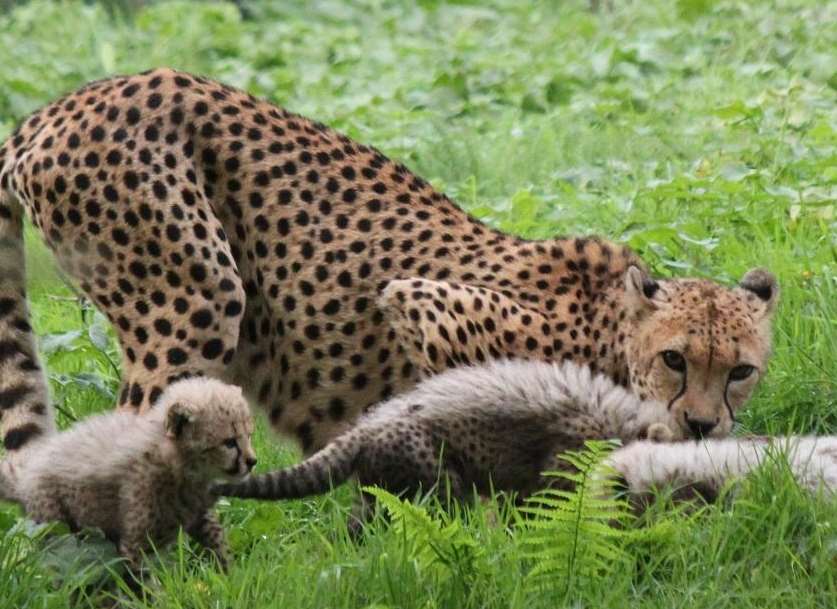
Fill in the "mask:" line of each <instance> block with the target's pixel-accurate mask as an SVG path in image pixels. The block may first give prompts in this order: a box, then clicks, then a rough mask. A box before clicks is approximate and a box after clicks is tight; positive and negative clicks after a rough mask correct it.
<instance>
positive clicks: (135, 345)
mask: <svg viewBox="0 0 837 609" xmlns="http://www.w3.org/2000/svg"><path fill="white" fill-rule="evenodd" d="M21 208H22V209H25V210H26V212H27V213H28V214H29V216H30V218H31V219H32V221H33V222H34V224H35V226H36V227H37V228H38V229H39V230H40V232H41V233H42V235H43V236H44V237H45V239H46V242H47V244H48V245H49V247H50V248H51V249H52V250H53V251H54V252H55V254H56V257H57V258H58V260H59V262H60V263H61V265H62V266H63V268H64V269H65V270H66V272H67V273H68V275H69V276H71V277H74V278H75V279H76V280H77V281H78V283H79V285H80V288H81V289H82V291H83V292H84V293H85V294H86V295H87V296H88V297H89V298H90V299H91V300H92V301H93V302H94V303H95V304H96V305H97V306H98V307H99V308H100V309H101V310H102V311H103V312H104V313H105V314H106V315H107V316H108V318H109V319H110V321H111V322H112V323H113V325H114V328H115V329H116V332H117V334H118V336H119V341H120V343H121V345H122V352H123V354H124V358H123V361H122V373H123V384H122V389H121V391H120V399H119V403H120V405H121V406H123V407H126V408H131V409H135V410H139V411H143V410H145V409H147V408H148V406H149V404H151V403H152V402H154V401H155V399H156V398H157V397H158V396H159V394H160V392H161V391H162V390H163V389H164V388H165V387H166V386H167V385H168V384H170V383H171V382H172V381H173V380H176V379H177V378H179V377H180V376H181V375H183V374H201V375H205V376H212V377H218V378H224V379H226V380H229V381H230V382H234V383H236V384H239V385H241V386H242V387H243V388H244V390H245V392H246V393H247V394H248V396H250V397H251V398H252V400H253V402H255V403H258V404H259V405H260V406H261V407H262V408H264V409H265V410H266V411H267V412H268V414H269V416H270V420H271V422H272V424H273V425H274V427H275V428H276V429H277V430H279V431H282V432H284V433H286V434H290V435H292V436H294V437H295V438H297V439H298V441H299V442H300V444H301V445H302V447H303V449H304V450H305V451H306V452H307V453H311V452H313V451H315V450H317V449H319V448H321V447H323V446H324V445H325V444H327V443H328V442H329V441H330V440H332V439H333V438H335V437H336V436H337V435H339V434H340V433H341V432H342V431H344V430H345V429H347V428H348V427H350V426H351V425H352V423H353V422H354V421H355V420H356V419H357V417H358V416H359V415H360V414H361V413H362V412H363V411H364V409H366V408H368V407H370V406H371V405H373V404H375V403H377V402H379V401H381V400H384V399H387V398H388V397H390V396H392V395H394V394H397V393H399V392H403V391H406V390H408V389H410V388H411V387H412V386H414V385H415V383H416V382H417V381H418V380H419V378H420V376H421V373H422V371H425V372H439V371H441V370H444V369H446V368H448V367H452V366H458V365H462V364H468V363H479V362H482V361H487V360H488V359H492V358H499V357H522V358H530V359H540V360H547V361H563V360H572V361H574V362H576V363H579V364H586V365H589V366H591V367H592V368H594V369H595V370H596V371H599V372H602V373H604V374H606V375H607V376H609V377H610V378H611V379H612V380H614V381H615V382H617V383H619V384H622V385H624V386H626V387H630V388H631V389H633V390H635V391H638V392H639V393H641V394H642V395H645V396H647V397H649V398H655V399H659V400H661V401H664V402H666V403H669V402H672V408H673V409H675V411H676V412H677V413H678V414H679V415H680V419H679V424H680V425H681V426H682V427H683V428H684V429H686V430H690V431H691V430H692V428H693V427H694V425H692V424H694V421H695V420H697V421H698V422H699V424H700V428H699V430H702V431H706V432H707V433H709V432H710V430H709V428H708V425H709V424H710V423H711V424H712V425H714V427H713V430H712V432H714V433H716V434H721V433H725V432H726V431H727V429H728V423H729V420H730V413H729V412H727V409H726V408H725V406H724V404H723V401H724V400H723V395H724V394H725V387H727V386H728V383H727V378H728V373H729V371H730V369H731V366H734V365H737V364H739V363H741V362H743V361H744V360H745V359H747V360H748V361H749V360H750V359H751V360H752V362H751V363H752V364H753V365H755V366H756V367H757V368H758V374H757V375H756V377H758V376H760V375H761V373H762V372H763V370H764V365H765V362H766V358H767V353H768V340H767V326H768V320H769V312H770V310H771V309H772V306H771V307H767V308H766V307H765V306H764V301H763V299H761V298H760V297H759V298H757V297H755V296H753V294H754V292H753V291H752V290H740V289H738V288H736V289H732V290H731V289H727V288H724V287H721V286H718V285H716V284H712V283H710V282H707V281H687V280H668V281H664V282H660V286H661V292H660V293H661V294H664V295H665V296H666V298H667V299H668V304H666V305H665V306H663V305H662V304H661V305H660V306H659V307H657V306H656V305H654V306H655V307H656V308H655V309H654V310H653V311H651V310H650V305H649V307H648V308H649V310H648V311H644V310H643V309H642V306H644V305H643V303H642V301H641V299H640V302H639V303H637V304H639V305H641V306H640V307H639V308H637V307H636V306H634V305H633V304H631V302H629V301H631V299H632V297H630V296H629V294H628V293H627V292H626V282H625V278H626V273H627V272H628V269H629V268H631V267H632V266H636V267H637V272H638V273H640V274H642V273H643V272H642V270H641V269H642V268H643V265H642V262H641V261H640V260H639V259H638V258H637V256H636V255H635V254H634V253H633V252H631V250H630V249H629V248H627V247H625V246H623V245H620V244H617V243H612V242H608V241H605V240H601V239H596V238H572V237H568V238H556V239H549V240H545V241H526V240H524V239H520V238H517V237H514V236H510V235H506V234H503V233H500V232H498V231H496V230H493V229H491V228H490V227H487V226H485V225H484V224H482V223H480V222H479V221H478V220H476V219H474V218H472V217H470V216H468V215H467V214H466V213H465V212H463V211H462V210H461V209H459V208H458V207H457V206H456V205H455V204H454V203H453V202H452V201H451V200H449V199H448V198H447V197H445V196H444V195H443V194H441V193H439V192H436V191H435V190H434V189H433V188H432V187H431V186H430V185H429V184H428V183H427V182H425V181H424V180H422V179H421V178H419V177H417V176H415V175H413V174H412V173H411V172H410V171H409V170H408V169H407V168H406V167H404V166H403V165H401V164H399V163H396V162H393V161H391V160H389V159H387V158H386V157H385V156H384V155H382V154H381V153H380V152H378V151H377V150H375V149H374V148H371V147H369V146H366V145H362V144H359V143H357V142H354V141H352V140H350V139H349V138H347V137H345V136H344V135H342V134H340V133H337V132H335V131H333V130H331V129H329V128H327V127H325V126H324V125H321V124H319V123H316V122H313V121H310V120H308V119H305V118H303V117H300V116H297V115H294V114H292V113H290V112H288V111H286V110H282V109H280V108H277V107H275V106H273V105H271V104H269V103H266V102H263V101H259V100H256V99H255V98H253V97H252V96H249V95H247V94H246V93H244V92H242V91H238V90H235V89H233V88H231V87H227V86H225V85H221V84H219V83H216V82H213V81H210V80H207V79H204V78H201V77H196V76H192V75H189V74H184V73H182V72H176V71H173V70H168V69H158V70H154V71H151V72H149V73H146V74H140V75H134V76H126V77H114V78H109V79H106V80H103V81H99V82H95V83H90V84H89V85H87V86H85V87H83V88H82V89H80V90H78V91H76V92H74V93H71V94H69V95H67V96H66V97H64V98H62V99H60V100H58V101H56V102H55V103H53V104H50V105H49V106H47V107H45V108H43V109H41V110H39V111H38V112H36V113H34V114H33V115H32V116H30V117H29V118H28V119H26V120H25V121H24V122H23V123H22V124H21V126H20V127H19V129H18V130H17V131H16V132H15V133H14V134H12V136H11V137H10V138H9V139H8V140H7V141H6V142H5V144H3V145H2V146H1V147H0V247H5V248H7V249H12V250H14V251H15V252H16V253H15V255H14V256H13V257H12V258H10V259H9V264H3V263H2V262H0V266H2V268H4V269H6V272H7V274H9V276H10V277H12V278H13V281H12V282H11V283H8V282H7V283H5V284H2V287H0V290H4V289H7V288H6V287H5V286H6V285H8V286H10V287H9V288H8V290H9V291H8V303H9V307H10V312H8V313H6V314H5V315H4V313H3V311H2V309H0V340H5V339H7V338H12V339H13V340H15V341H16V342H15V344H13V345H10V346H9V347H8V349H7V350H6V351H5V353H6V355H5V356H0V358H3V359H4V360H5V362H4V365H7V366H11V367H12V368H14V370H15V372H14V374H12V375H11V376H4V377H0V411H2V420H0V433H2V435H3V437H4V439H5V440H6V442H7V444H9V445H10V447H11V448H13V449H15V450H19V449H20V448H21V447H22V446H23V445H24V444H25V442H26V441H27V440H28V439H30V438H33V437H36V435H37V433H39V432H40V430H41V429H42V428H46V427H47V426H48V425H51V415H50V414H49V413H48V412H47V411H46V406H44V404H45V399H44V396H45V390H44V389H43V384H42V381H41V380H39V377H37V376H35V372H34V371H32V370H29V369H27V370H23V369H21V368H20V367H21V366H23V365H24V362H30V361H34V360H33V357H34V351H33V349H32V346H31V345H32V340H31V333H29V332H28V331H27V330H26V326H25V311H24V307H25V304H24V302H23V300H24V294H23V290H22V285H23V283H22V273H21V268H22V262H23V261H22V253H21V252H22V250H21V249H20V239H21V229H20V215H21V213H20V212H21ZM591 213H595V210H591ZM0 260H2V256H0ZM643 276H644V275H643ZM757 279H758V278H757ZM649 281H650V280H649ZM769 284H773V285H775V281H774V280H772V277H768V276H766V275H765V276H762V277H761V280H760V281H755V282H754V283H751V287H754V288H755V290H756V291H757V292H759V293H761V294H765V299H766V300H769V301H770V303H772V302H773V301H774V300H775V290H774V291H773V293H772V294H768V293H766V292H765V291H764V290H763V289H762V288H764V286H765V285H769ZM710 288H711V289H710ZM747 292H749V294H748V293H747ZM3 297H4V298H5V297H6V294H5V293H3ZM0 302H2V301H0ZM712 311H717V312H720V314H719V315H717V314H715V313H711V312H712ZM710 319H711V320H712V321H711V322H710ZM18 321H22V322H23V323H18ZM9 324H11V326H10V325H9ZM12 326H13V327H14V328H17V329H11V328H12ZM710 328H711V330H712V331H711V332H708V331H707V330H708V329H710ZM692 332H697V334H692ZM15 333H17V334H15ZM15 337H18V338H15ZM663 339H665V340H663ZM733 339H737V340H739V341H740V346H739V347H735V348H734V347H733V346H732V344H731V343H730V341H733ZM663 343H665V344H666V345H668V344H669V343H670V344H671V345H675V347H677V348H682V349H684V350H685V349H686V348H687V347H688V350H689V353H687V354H686V355H687V358H688V360H689V365H690V366H693V367H694V375H691V369H690V376H693V378H694V380H695V383H694V384H691V385H690V391H691V389H694V390H695V391H693V392H691V393H689V394H688V395H687V396H685V397H683V398H678V399H677V400H674V399H673V398H674V397H675V395H676V393H677V391H678V389H679V386H677V382H676V381H677V379H673V378H672V379H667V378H666V377H665V375H664V374H663V373H661V372H660V369H659V354H660V351H659V349H660V348H662V346H663ZM666 348H674V347H669V346H667V347H666ZM710 353H712V354H714V357H709V354H710ZM33 365H34V364H33ZM30 368H31V366H30ZM18 370H20V372H17V371H18ZM754 378H755V377H754ZM751 389H752V384H751V383H745V384H741V385H740V386H738V385H736V387H735V388H731V390H730V393H729V397H730V400H729V402H730V404H729V405H730V408H729V410H730V411H734V409H735V408H738V407H740V406H741V405H742V404H743V402H744V401H745V399H746V397H747V395H749V392H750V390H751ZM698 390H699V393H697V391H698ZM733 390H734V391H733ZM3 392H6V393H3ZM733 393H734V395H733ZM702 396H705V398H703V397H702ZM689 413H691V414H689ZM687 414H689V416H691V417H692V421H691V423H692V424H690V422H689V421H687V420H686V415H687ZM716 419H717V422H715V420H716Z"/></svg>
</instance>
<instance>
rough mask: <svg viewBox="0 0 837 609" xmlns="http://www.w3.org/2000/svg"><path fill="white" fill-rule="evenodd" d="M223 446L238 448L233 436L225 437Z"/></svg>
mask: <svg viewBox="0 0 837 609" xmlns="http://www.w3.org/2000/svg"><path fill="white" fill-rule="evenodd" d="M224 446H226V447H227V448H238V440H236V439H235V438H227V439H226V440H224Z"/></svg>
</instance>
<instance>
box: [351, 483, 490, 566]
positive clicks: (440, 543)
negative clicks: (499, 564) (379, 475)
mask: <svg viewBox="0 0 837 609" xmlns="http://www.w3.org/2000/svg"><path fill="white" fill-rule="evenodd" d="M363 491H364V492H365V493H369V494H370V495H372V496H373V497H375V499H376V500H377V502H378V504H379V505H380V506H381V507H383V508H384V509H385V510H386V512H387V513H388V514H389V516H390V519H391V521H392V525H391V527H390V528H391V530H392V532H393V534H395V535H397V536H399V537H400V538H402V540H403V542H404V544H405V550H406V551H407V553H408V555H409V556H410V558H411V559H412V560H413V561H414V562H415V563H416V565H417V566H418V568H419V569H420V570H422V571H425V572H432V573H435V574H436V575H438V576H442V577H449V576H451V575H454V576H456V577H459V578H461V579H463V580H469V579H471V577H472V576H473V575H474V574H475V573H476V572H477V570H478V561H479V560H480V559H481V558H482V556H483V550H482V547H481V546H480V544H479V543H478V542H477V540H476V539H474V537H473V536H472V534H471V533H470V532H469V531H468V530H467V529H466V528H465V526H463V523H462V521H461V520H460V519H458V518H455V517H451V516H449V515H447V513H445V512H444V511H442V512H440V513H439V515H438V516H431V515H430V514H429V513H428V511H427V510H426V509H425V508H424V507H423V506H421V505H416V504H415V503H412V502H410V501H406V500H403V499H400V498H398V497H396V496H395V495H393V494H392V493H389V492H387V491H386V490H384V489H381V488H378V487H364V488H363Z"/></svg>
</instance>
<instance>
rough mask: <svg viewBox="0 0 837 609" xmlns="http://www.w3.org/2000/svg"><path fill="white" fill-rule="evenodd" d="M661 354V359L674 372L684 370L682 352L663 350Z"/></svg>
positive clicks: (684, 362)
mask: <svg viewBox="0 0 837 609" xmlns="http://www.w3.org/2000/svg"><path fill="white" fill-rule="evenodd" d="M662 355H663V361H664V362H665V363H666V366H668V367H669V368H671V369H672V370H674V371H676V372H685V371H686V358H684V357H683V354H682V353H678V352H677V351H671V350H668V351H663V353H662Z"/></svg>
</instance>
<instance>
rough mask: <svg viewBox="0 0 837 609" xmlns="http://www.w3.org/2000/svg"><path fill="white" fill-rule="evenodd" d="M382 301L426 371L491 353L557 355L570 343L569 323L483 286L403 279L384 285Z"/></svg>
mask: <svg viewBox="0 0 837 609" xmlns="http://www.w3.org/2000/svg"><path fill="white" fill-rule="evenodd" d="M379 306H380V307H381V310H382V311H383V312H384V315H385V318H386V320H387V322H388V323H389V325H390V328H391V332H392V333H393V334H394V337H395V341H396V342H397V344H399V345H400V346H401V348H403V349H404V351H405V352H406V354H407V358H408V360H409V361H410V363H411V364H413V365H414V366H416V367H417V368H418V369H419V370H420V371H421V373H422V374H424V375H429V374H434V373H437V372H441V371H442V370H445V369H447V368H452V367H454V366H458V365H466V366H467V365H475V364H479V363H481V362H485V361H488V360H492V359H501V358H528V359H540V360H550V359H558V358H560V357H561V355H562V353H561V349H563V348H565V345H564V343H563V341H562V340H561V338H564V337H562V336H561V332H562V331H565V328H563V329H558V328H555V327H553V325H552V324H550V323H549V320H547V319H546V318H545V317H544V316H543V315H542V314H541V313H540V312H538V311H535V310H533V309H530V308H528V307H527V306H526V305H524V304H521V303H520V302H517V301H515V300H513V299H511V298H509V297H508V296H506V295H505V294H501V293H500V292H496V291H494V290H488V289H486V288H482V287H477V286H471V285H463V284H452V283H447V282H445V281H431V280H429V279H399V280H395V281H391V282H389V284H387V286H386V287H385V288H384V290H383V292H382V293H381V297H380V300H379ZM561 325H563V326H566V324H561Z"/></svg>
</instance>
